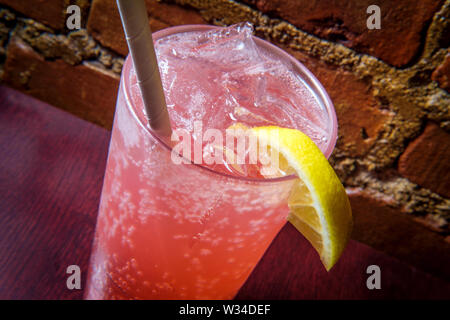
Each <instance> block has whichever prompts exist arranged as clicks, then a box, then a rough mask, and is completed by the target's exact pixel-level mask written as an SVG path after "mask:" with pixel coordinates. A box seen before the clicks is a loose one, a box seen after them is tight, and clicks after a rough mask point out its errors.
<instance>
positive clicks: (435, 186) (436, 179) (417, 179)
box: [398, 122, 450, 198]
mask: <svg viewBox="0 0 450 320" xmlns="http://www.w3.org/2000/svg"><path fill="white" fill-rule="evenodd" d="M449 161H450V134H449V133H448V132H446V131H444V130H443V129H441V128H440V127H439V126H438V125H437V124H435V123H432V122H431V123H428V124H427V126H426V127H425V130H424V132H423V133H422V134H421V135H420V136H419V137H418V138H417V139H415V140H414V141H413V142H411V143H410V144H409V145H408V147H407V148H406V150H405V152H404V153H403V154H402V155H401V156H400V159H399V162H398V170H399V172H400V173H401V174H402V175H403V176H404V177H406V178H408V179H409V180H411V181H412V182H414V183H417V184H419V185H421V186H423V187H425V188H428V189H430V190H432V191H434V192H437V193H439V194H441V195H443V196H445V197H447V198H450V162H449Z"/></svg>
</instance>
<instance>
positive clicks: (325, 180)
mask: <svg viewBox="0 0 450 320" xmlns="http://www.w3.org/2000/svg"><path fill="white" fill-rule="evenodd" d="M249 130H251V133H252V134H254V135H256V137H257V139H258V144H261V143H263V144H265V145H266V146H268V150H271V151H269V152H271V153H273V152H277V153H278V155H277V156H278V157H279V161H278V167H279V172H282V173H283V174H284V175H286V174H296V175H297V177H298V179H296V181H295V182H294V186H293V188H292V190H291V193H290V196H289V200H288V205H289V208H290V213H289V216H288V221H289V222H290V223H292V224H293V225H294V226H295V228H296V229H297V230H298V231H300V232H301V233H302V234H303V236H304V237H305V238H306V239H307V240H308V241H309V242H310V243H311V244H312V246H313V247H314V248H315V249H316V251H317V252H318V253H319V255H320V259H321V261H322V263H323V265H324V266H325V268H326V269H327V270H330V269H331V267H333V265H334V264H335V263H336V262H337V260H338V259H339V257H340V255H341V253H342V252H343V250H344V248H345V246H346V244H347V242H348V239H349V237H350V233H351V230H352V225H353V223H352V212H351V208H350V202H349V199H348V197H347V194H346V192H345V189H344V187H343V185H342V183H341V182H340V181H339V178H338V177H337V175H336V173H335V172H334V170H333V168H332V167H331V165H330V164H329V162H328V160H327V159H326V158H325V156H324V155H323V154H322V152H321V151H320V149H319V148H318V147H317V146H316V144H315V143H314V142H313V141H312V140H311V139H310V138H309V137H308V136H307V135H305V134H304V133H302V132H301V131H299V130H295V129H288V128H280V127H276V126H268V127H255V128H250V129H249Z"/></svg>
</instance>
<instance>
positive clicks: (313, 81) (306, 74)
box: [119, 24, 338, 183]
mask: <svg viewBox="0 0 450 320" xmlns="http://www.w3.org/2000/svg"><path fill="white" fill-rule="evenodd" d="M218 28H221V27H219V26H214V25H201V24H200V25H195V24H194V25H182V26H174V27H169V28H166V29H162V30H159V31H156V32H154V33H153V34H152V36H153V41H155V40H156V39H160V38H163V37H165V36H168V35H172V34H176V33H183V32H191V31H207V30H212V29H218ZM253 39H254V40H255V42H256V43H257V45H258V46H262V47H264V48H265V49H268V50H270V51H272V52H274V53H275V54H276V55H278V56H281V57H282V58H284V59H286V60H288V61H290V62H291V63H292V64H293V66H294V67H295V68H297V69H298V70H299V71H300V72H299V74H300V76H301V78H302V80H308V82H309V83H308V85H309V86H310V87H308V89H310V90H312V91H313V92H314V93H315V96H316V97H317V98H318V99H322V101H321V102H322V103H323V105H324V106H325V109H326V112H327V116H328V118H329V123H330V125H331V130H330V132H329V134H330V137H329V140H330V141H329V143H328V145H327V148H326V149H325V151H324V152H323V154H324V155H325V157H326V158H327V159H328V158H329V157H330V156H331V153H332V152H333V150H334V147H335V145H336V140H337V127H338V123H337V117H336V112H335V109H334V105H333V103H332V101H331V99H330V97H329V96H328V94H327V92H326V91H325V88H324V87H323V86H322V84H321V83H320V82H319V80H318V79H317V78H316V77H315V76H314V75H313V74H312V72H311V71H309V70H308V69H307V68H306V67H305V66H304V65H303V64H302V63H301V62H300V61H298V60H297V59H295V58H294V57H292V56H291V55H290V54H289V53H287V52H285V51H284V50H282V49H280V48H278V47H277V46H276V45H274V44H272V43H270V42H268V41H266V40H263V39H261V38H258V37H256V36H253ZM130 56H131V55H130V54H128V55H127V57H126V59H125V63H124V65H123V70H122V76H121V86H120V89H119V90H123V92H124V95H125V102H126V105H127V108H128V110H129V111H130V112H131V114H132V116H133V118H134V119H135V120H136V121H137V123H138V124H139V125H140V126H141V127H142V128H143V129H144V131H145V132H146V133H147V134H149V135H150V137H151V138H153V139H155V140H156V141H157V142H158V143H159V144H161V145H162V146H163V147H164V148H165V149H167V151H169V152H172V147H171V146H169V145H168V144H167V143H165V142H164V141H163V140H162V139H161V138H159V137H158V135H157V134H156V133H155V132H153V131H152V130H151V128H150V127H149V126H148V124H144V123H143V122H142V120H141V119H140V118H139V116H138V115H137V114H136V111H135V107H134V104H133V99H132V98H131V97H132V96H131V94H130V91H129V90H130V86H129V81H128V79H129V78H128V75H129V73H130V70H131V67H132V64H133V63H132V60H131V57H130ZM122 81H123V83H122ZM122 86H123V89H122ZM190 164H192V165H194V166H196V167H198V168H200V169H203V170H206V172H210V173H213V174H215V175H218V176H221V177H224V178H229V179H236V180H241V181H246V182H253V183H271V182H280V181H287V180H293V179H296V178H298V177H297V176H296V175H295V174H291V175H288V176H283V177H277V178H264V179H261V178H250V177H245V176H237V175H232V174H227V173H223V172H219V171H215V170H213V169H211V168H209V167H206V166H204V165H202V164H197V163H194V162H193V161H190Z"/></svg>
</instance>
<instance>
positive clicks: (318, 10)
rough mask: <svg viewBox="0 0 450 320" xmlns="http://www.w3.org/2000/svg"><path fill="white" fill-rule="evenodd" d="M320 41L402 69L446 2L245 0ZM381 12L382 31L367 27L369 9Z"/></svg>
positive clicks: (421, 0)
mask: <svg viewBox="0 0 450 320" xmlns="http://www.w3.org/2000/svg"><path fill="white" fill-rule="evenodd" d="M244 2H247V3H249V4H253V5H256V7H257V8H258V9H259V10H261V11H262V12H264V13H267V14H268V15H269V16H271V17H280V18H282V19H284V20H286V21H288V22H290V23H292V24H293V25H295V26H297V27H298V28H300V29H302V30H304V31H306V32H309V33H312V34H314V35H317V36H319V37H321V38H324V39H327V40H330V41H336V42H340V43H342V44H343V45H345V46H347V47H349V48H353V49H355V50H357V51H359V52H363V53H368V54H370V55H373V56H375V57H378V58H380V59H382V60H384V61H386V62H387V63H389V64H392V65H394V66H403V65H406V64H408V63H410V62H411V61H412V60H413V59H414V57H416V56H417V55H418V53H419V50H420V48H421V46H420V44H421V40H422V34H423V32H424V30H426V28H427V27H428V24H429V21H430V19H431V18H432V17H433V14H434V13H435V12H436V11H437V10H438V8H439V7H440V5H441V4H442V2H443V1H438V0H426V1H423V0H379V1H373V0H348V1H338V0H332V1H329V0H296V1H294V0H292V1H286V0H246V1H244ZM373 4H376V5H378V6H379V7H380V9H381V29H379V30H369V29H367V26H366V21H367V17H368V16H369V15H368V14H367V13H366V10H367V7H368V6H370V5H373Z"/></svg>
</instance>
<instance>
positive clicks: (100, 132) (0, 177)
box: [0, 86, 450, 299]
mask: <svg viewBox="0 0 450 320" xmlns="http://www.w3.org/2000/svg"><path fill="white" fill-rule="evenodd" d="M109 137H110V132H109V131H107V130H105V129H102V128H100V127H97V126H95V125H93V124H91V123H89V122H86V121H83V120H81V119H78V118H76V117H74V116H72V115H70V114H68V113H65V112H63V111H61V110H59V109H56V108H54V107H52V106H49V105H47V104H45V103H43V102H41V101H38V100H36V99H33V98H30V97H29V96H26V95H23V94H22V93H19V92H17V91H14V90H12V89H9V88H7V87H2V86H0V146H1V148H0V159H1V161H0V299H81V298H82V297H83V288H84V284H85V279H86V270H87V264H88V260H89V254H90V247H91V242H92V239H93V234H94V227H95V221H96V215H97V207H98V203H99V199H100V193H101V186H102V179H103V174H104V169H105V164H106V157H107V150H108V142H109ZM73 264H75V265H79V266H80V268H81V270H82V273H81V275H82V289H81V290H69V289H67V287H66V279H67V276H68V275H67V274H66V268H67V267H68V266H69V265H73ZM369 265H378V266H379V267H380V269H381V289H380V290H369V289H368V288H367V286H366V279H367V277H368V276H369V275H368V274H366V268H367V266H369ZM237 298H238V299H393V298H394V299H415V298H445V299H448V298H450V284H449V283H447V282H445V281H444V280H442V279H439V278H436V277H434V276H431V275H429V274H427V273H424V272H422V271H420V270H417V269H415V268H414V267H411V266H409V265H406V264H404V263H402V262H401V261H398V260H396V259H394V258H392V257H390V256H387V255H386V254H384V253H381V252H379V251H376V250H374V249H372V248H370V247H368V246H366V245H364V244H361V243H358V242H356V241H350V243H349V245H348V247H347V248H346V250H345V252H344V254H343V256H342V258H341V259H340V261H339V262H338V263H337V265H336V266H335V267H334V268H333V269H332V270H331V271H330V272H329V273H327V272H326V271H324V269H323V267H322V266H321V264H320V261H319V259H318V256H317V254H316V253H315V252H314V250H313V249H312V248H311V246H310V245H309V244H308V243H307V241H306V240H305V239H304V238H303V237H302V236H301V235H300V234H299V233H298V232H297V231H296V230H295V229H294V228H293V227H292V226H290V225H289V224H287V225H286V226H285V227H284V228H283V229H282V231H281V232H280V233H279V235H278V236H277V238H276V239H275V240H274V242H273V243H272V245H271V246H270V248H269V249H268V250H267V252H266V254H265V255H264V257H263V259H262V260H261V261H260V263H259V264H258V265H257V267H256V268H255V270H254V272H253V273H252V274H251V276H250V278H249V279H248V281H247V282H246V283H245V285H244V286H243V288H242V289H241V290H240V292H239V293H238V295H237Z"/></svg>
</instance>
